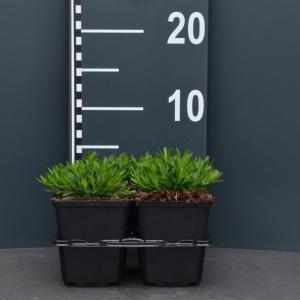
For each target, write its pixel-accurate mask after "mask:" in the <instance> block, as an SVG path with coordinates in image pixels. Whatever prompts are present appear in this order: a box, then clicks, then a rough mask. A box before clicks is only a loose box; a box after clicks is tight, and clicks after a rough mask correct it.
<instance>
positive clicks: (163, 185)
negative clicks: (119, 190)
mask: <svg viewBox="0 0 300 300" xmlns="http://www.w3.org/2000/svg"><path fill="white" fill-rule="evenodd" d="M221 176H222V173H221V172H219V171H218V170H216V169H214V168H213V165H212V162H211V161H210V159H209V158H208V157H206V158H202V157H200V156H194V155H193V154H192V153H191V152H189V151H185V152H183V153H181V152H180V151H179V150H176V151H175V152H174V151H172V149H167V148H164V149H163V150H161V151H159V152H158V153H156V154H155V155H151V154H149V153H147V154H146V155H143V156H141V157H140V158H139V159H138V160H137V162H136V168H134V169H133V170H132V181H133V183H134V184H135V185H136V186H137V188H139V189H142V190H143V191H146V192H156V191H160V190H173V191H183V190H194V189H201V188H204V187H206V186H208V185H210V184H213V183H216V182H218V181H220V178H221Z"/></svg>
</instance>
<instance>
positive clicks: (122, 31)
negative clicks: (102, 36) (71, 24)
mask: <svg viewBox="0 0 300 300" xmlns="http://www.w3.org/2000/svg"><path fill="white" fill-rule="evenodd" d="M81 33H123V34H124V33H128V34H143V33H145V31H144V29H81Z"/></svg>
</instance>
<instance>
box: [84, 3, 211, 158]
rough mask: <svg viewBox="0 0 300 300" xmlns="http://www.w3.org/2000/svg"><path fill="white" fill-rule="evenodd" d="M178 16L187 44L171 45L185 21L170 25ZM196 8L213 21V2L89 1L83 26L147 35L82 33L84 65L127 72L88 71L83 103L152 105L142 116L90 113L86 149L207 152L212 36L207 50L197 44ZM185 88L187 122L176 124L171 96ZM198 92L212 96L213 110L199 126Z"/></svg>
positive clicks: (183, 114)
mask: <svg viewBox="0 0 300 300" xmlns="http://www.w3.org/2000/svg"><path fill="white" fill-rule="evenodd" d="M116 7H117V9H116ZM174 11H179V12H181V13H182V14H183V15H184V16H185V18H186V25H185V27H184V29H183V30H182V32H181V33H180V34H179V37H185V38H186V43H185V44H184V45H174V44H167V41H168V38H169V36H170V34H171V32H173V31H174V30H175V28H176V27H177V25H178V20H177V19H176V20H175V21H174V22H173V23H169V22H168V17H169V15H170V14H171V13H172V12H174ZM195 11H199V12H201V13H202V14H203V16H204V18H205V22H206V23H208V20H207V19H208V1H207V0H188V1H182V0H168V1H166V0H164V1H161V0H143V1H135V0H102V1H98V0H88V1H83V2H82V28H83V29H144V30H145V33H144V34H84V33H83V34H82V56H83V61H82V67H83V68H116V67H117V68H119V69H120V72H119V73H84V74H83V88H82V89H83V95H82V101H83V106H143V107H144V111H142V112H130V111H129V112H124V111H119V112H115V111H113V112H111V111H110V112H107V111H104V112H103V111H102V112H99V111H83V116H82V118H83V126H82V127H83V128H82V129H83V145H120V151H127V152H133V153H135V154H141V153H143V152H145V151H156V150H157V149H158V148H161V147H164V146H167V147H175V146H176V147H178V148H180V149H182V150H185V149H190V150H192V151H195V152H198V153H201V154H205V153H206V149H207V145H206V141H207V137H206V112H207V110H206V108H207V105H206V99H207V97H206V94H207V40H208V38H207V37H208V34H207V32H206V37H205V39H204V41H203V42H202V43H201V44H200V45H194V44H192V43H191V42H190V41H189V39H188V35H187V24H188V18H189V16H190V15H191V14H192V13H193V12H195ZM195 24H197V23H195ZM195 28H196V26H195ZM196 32H197V30H196ZM178 89H180V90H181V121H180V122H175V121H174V103H170V104H169V103H168V99H169V97H170V96H171V95H173V94H174V92H175V91H176V90H178ZM192 90H200V91H201V92H202V94H203V96H204V102H205V104H204V106H205V112H204V115H203V118H202V119H201V121H199V122H192V121H190V120H189V118H188V116H187V109H186V103H187V97H188V94H189V93H190V92H191V91H192ZM195 103H197V101H195ZM194 112H195V113H197V105H196V104H195V105H194ZM108 152H109V151H107V150H106V151H103V153H108Z"/></svg>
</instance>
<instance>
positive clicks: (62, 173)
mask: <svg viewBox="0 0 300 300" xmlns="http://www.w3.org/2000/svg"><path fill="white" fill-rule="evenodd" d="M221 176H222V173H221V172H220V171H218V170H216V169H215V168H214V167H213V164H212V161H211V160H210V159H209V158H208V157H205V158H203V157H201V156H195V155H193V153H192V152H190V151H185V152H180V151H179V150H175V151H173V150H172V149H167V148H164V149H162V150H160V151H158V152H157V153H155V154H150V153H146V154H145V155H142V156H141V157H139V158H137V159H136V158H135V157H134V156H129V155H127V154H124V153H123V154H119V155H109V156H98V155H97V154H96V153H95V152H92V153H89V154H88V155H87V156H86V158H83V159H81V160H78V161H76V162H75V163H70V162H67V163H66V164H61V163H59V164H57V165H54V166H53V167H51V168H49V169H48V172H47V173H46V174H45V175H44V176H40V177H39V179H38V180H39V182H41V183H42V184H44V185H45V186H46V187H47V189H46V190H47V191H49V192H52V193H54V195H55V197H61V198H66V197H68V198H70V197H71V198H72V197H86V198H97V197H99V198H101V197H112V198H118V197H132V198H135V199H140V198H147V197H148V196H149V195H150V196H151V197H153V195H155V193H156V196H157V197H158V198H160V200H182V198H183V200H186V199H189V198H194V199H198V200H208V201H209V200H213V197H212V196H211V195H210V194H209V193H208V192H207V190H206V187H207V186H208V185H211V184H213V183H216V182H218V181H220V179H221ZM154 198H155V197H154Z"/></svg>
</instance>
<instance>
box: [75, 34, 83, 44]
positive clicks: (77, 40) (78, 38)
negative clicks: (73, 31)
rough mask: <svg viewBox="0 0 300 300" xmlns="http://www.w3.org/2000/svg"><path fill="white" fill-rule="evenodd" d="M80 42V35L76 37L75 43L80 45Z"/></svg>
mask: <svg viewBox="0 0 300 300" xmlns="http://www.w3.org/2000/svg"><path fill="white" fill-rule="evenodd" d="M81 44H82V38H81V36H77V37H76V45H78V46H80V45H81Z"/></svg>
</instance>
